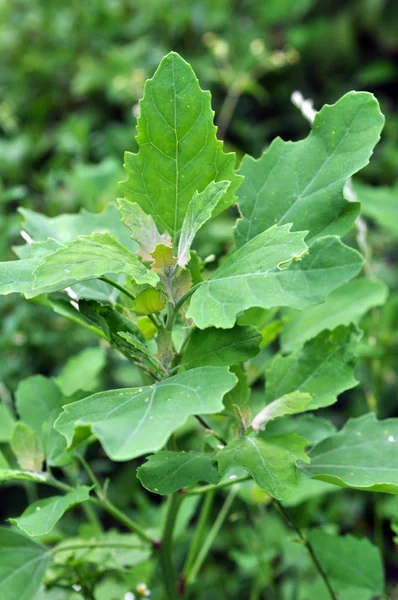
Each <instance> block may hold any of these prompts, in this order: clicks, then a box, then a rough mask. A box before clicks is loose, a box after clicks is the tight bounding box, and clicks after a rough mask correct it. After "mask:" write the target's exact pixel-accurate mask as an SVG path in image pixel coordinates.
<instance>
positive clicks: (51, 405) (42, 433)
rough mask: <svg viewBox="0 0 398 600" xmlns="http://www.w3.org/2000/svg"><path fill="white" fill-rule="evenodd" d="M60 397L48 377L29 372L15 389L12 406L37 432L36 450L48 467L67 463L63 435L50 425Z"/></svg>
mask: <svg viewBox="0 0 398 600" xmlns="http://www.w3.org/2000/svg"><path fill="white" fill-rule="evenodd" d="M63 403H64V402H63V396H62V394H61V391H60V389H59V388H58V386H57V385H56V384H55V383H54V381H53V380H52V379H47V377H43V376H42V375H33V376H32V377H28V378H27V379H24V380H23V381H21V383H20V384H19V385H18V388H17V391H16V406H17V410H18V414H19V416H20V417H21V419H22V421H23V422H24V423H26V425H28V426H29V427H30V428H31V429H32V431H34V432H35V433H36V435H37V439H38V441H39V444H40V449H41V450H42V451H43V453H44V456H45V458H46V462H47V464H48V465H49V466H64V465H66V464H68V462H70V458H69V457H68V455H67V453H66V452H65V450H66V442H65V438H64V437H63V436H62V435H61V434H60V433H59V431H56V430H55V429H54V427H53V425H54V421H55V419H56V418H57V417H58V415H59V414H60V412H61V410H62V405H63Z"/></svg>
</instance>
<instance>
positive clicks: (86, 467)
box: [79, 456, 104, 499]
mask: <svg viewBox="0 0 398 600" xmlns="http://www.w3.org/2000/svg"><path fill="white" fill-rule="evenodd" d="M79 460H80V462H81V464H82V465H83V468H84V470H85V471H86V473H87V475H88V476H89V478H90V479H91V482H92V483H93V485H94V488H95V491H96V493H97V496H98V497H99V498H100V499H103V498H104V493H103V490H102V485H101V484H100V482H99V481H98V479H97V476H96V475H95V473H94V471H93V470H92V468H91V467H90V465H89V464H88V462H87V461H86V459H85V458H84V457H83V456H79Z"/></svg>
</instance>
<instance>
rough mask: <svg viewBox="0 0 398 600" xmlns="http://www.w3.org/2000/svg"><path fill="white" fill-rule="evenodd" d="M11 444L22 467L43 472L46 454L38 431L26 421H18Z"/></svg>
mask: <svg viewBox="0 0 398 600" xmlns="http://www.w3.org/2000/svg"><path fill="white" fill-rule="evenodd" d="M10 446H11V450H12V451H13V452H14V454H15V457H16V459H17V461H18V464H19V466H20V467H21V469H23V470H24V471H33V472H34V473H40V472H41V470H42V465H43V461H44V454H43V452H42V450H41V448H40V444H39V440H38V437H37V435H36V433H35V432H34V431H33V430H32V429H31V428H30V427H28V426H27V425H26V424H25V423H22V422H21V421H18V423H17V424H16V425H15V428H14V431H13V434H12V436H11V439H10Z"/></svg>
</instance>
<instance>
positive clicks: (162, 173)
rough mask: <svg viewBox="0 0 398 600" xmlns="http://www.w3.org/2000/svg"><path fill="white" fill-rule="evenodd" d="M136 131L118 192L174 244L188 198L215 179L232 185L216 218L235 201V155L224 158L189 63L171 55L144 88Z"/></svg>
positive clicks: (206, 100)
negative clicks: (136, 148) (133, 149)
mask: <svg viewBox="0 0 398 600" xmlns="http://www.w3.org/2000/svg"><path fill="white" fill-rule="evenodd" d="M137 130H138V136H137V143H138V146H139V152H138V154H131V153H129V152H127V153H126V155H125V168H126V171H127V174H128V179H127V180H126V181H124V182H122V184H121V189H122V192H123V194H124V195H125V197H126V198H127V200H130V201H131V202H137V203H138V204H139V205H140V206H141V208H142V209H143V210H144V211H145V212H146V213H148V214H151V215H152V217H153V219H154V221H155V223H156V225H157V226H158V227H159V229H160V230H161V231H168V232H169V233H170V235H171V237H172V239H173V241H176V239H177V236H178V234H179V232H180V230H181V226H182V223H183V220H184V217H185V214H186V212H187V208H188V204H189V202H190V200H191V198H192V196H193V195H194V193H195V192H196V191H198V192H202V191H203V190H204V189H205V188H206V187H207V186H208V185H209V183H210V182H212V181H213V180H215V181H222V180H225V181H230V182H231V185H230V187H229V188H228V191H227V192H226V194H225V195H224V196H223V198H222V200H221V201H220V202H219V204H218V206H217V207H216V209H215V211H214V214H218V213H220V212H221V211H222V210H224V209H226V208H228V207H229V206H231V204H233V203H234V201H235V197H234V193H235V191H236V189H237V187H238V186H239V184H240V180H241V178H240V177H239V176H238V175H236V174H235V173H234V165H235V155H234V154H224V152H223V149H222V147H223V144H222V142H220V141H218V140H217V138H216V128H215V126H214V124H213V111H212V110H211V105H210V93H209V92H203V91H202V90H201V89H200V87H199V83H198V80H197V78H196V76H195V73H194V72H193V70H192V68H191V67H190V65H189V64H188V63H186V62H185V61H184V60H183V59H182V58H181V57H180V56H179V55H178V54H176V53H175V52H170V54H168V55H167V56H165V57H164V58H163V60H162V62H161V63H160V65H159V67H158V69H157V71H156V73H155V75H154V76H153V78H152V79H150V80H148V81H147V82H146V84H145V95H144V98H143V99H142V100H141V102H140V117H139V119H138V124H137Z"/></svg>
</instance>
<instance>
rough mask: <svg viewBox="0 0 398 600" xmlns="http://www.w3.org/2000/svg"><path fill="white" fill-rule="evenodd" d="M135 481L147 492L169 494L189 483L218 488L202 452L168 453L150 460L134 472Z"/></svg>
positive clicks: (210, 461) (214, 469)
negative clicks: (209, 484) (137, 480)
mask: <svg viewBox="0 0 398 600" xmlns="http://www.w3.org/2000/svg"><path fill="white" fill-rule="evenodd" d="M137 477H138V479H139V480H140V481H141V483H142V485H143V486H144V487H145V488H146V489H147V490H149V491H150V492H155V493H157V494H172V493H173V492H176V491H177V490H180V489H182V488H184V487H186V486H187V485H190V484H191V483H195V482H197V481H205V482H206V483H212V484H214V485H215V484H217V483H218V482H219V479H220V478H219V476H218V473H217V469H216V467H215V466H214V463H213V461H212V459H211V458H210V457H209V456H208V455H206V454H203V452H169V451H167V450H162V451H161V452H158V453H157V454H153V455H152V456H150V457H149V458H148V460H147V462H146V463H144V464H143V465H142V466H141V467H139V468H138V469H137Z"/></svg>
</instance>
